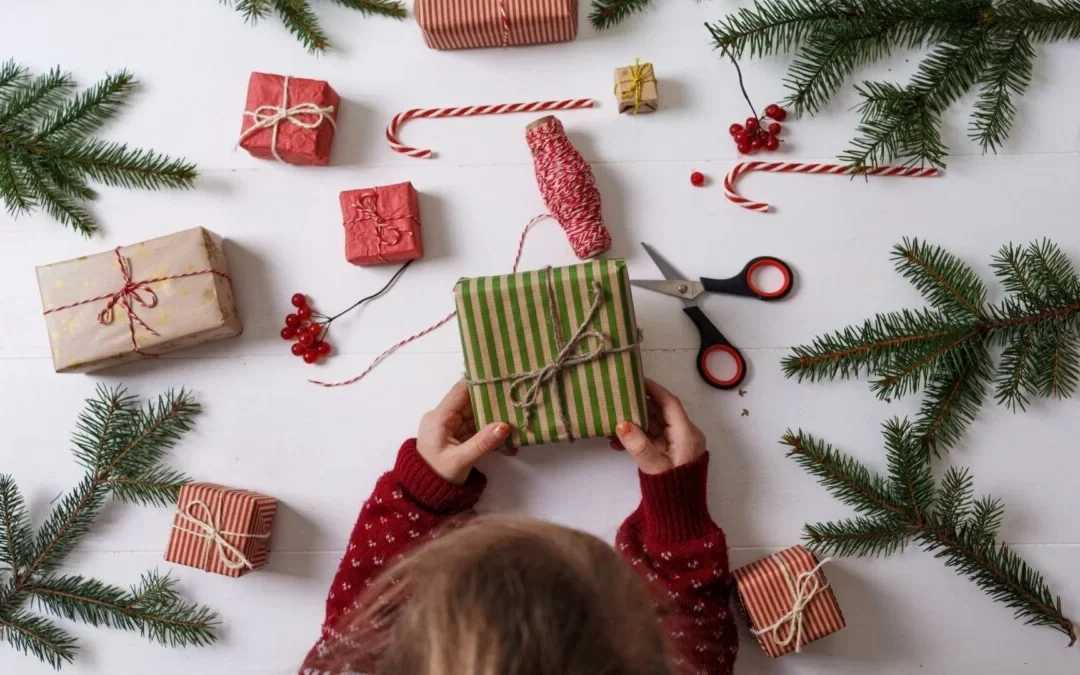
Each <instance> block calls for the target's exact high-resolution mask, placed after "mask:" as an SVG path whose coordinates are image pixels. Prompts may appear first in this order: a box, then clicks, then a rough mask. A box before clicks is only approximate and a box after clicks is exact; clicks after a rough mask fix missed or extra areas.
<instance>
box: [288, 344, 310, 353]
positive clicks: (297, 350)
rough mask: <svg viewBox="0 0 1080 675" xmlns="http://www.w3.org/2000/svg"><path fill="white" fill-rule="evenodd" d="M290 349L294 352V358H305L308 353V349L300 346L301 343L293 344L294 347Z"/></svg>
mask: <svg viewBox="0 0 1080 675" xmlns="http://www.w3.org/2000/svg"><path fill="white" fill-rule="evenodd" d="M289 349H290V350H291V351H292V353H293V356H303V355H304V354H305V353H307V347H305V346H304V345H302V344H300V343H299V342H294V343H292V347H290V348H289Z"/></svg>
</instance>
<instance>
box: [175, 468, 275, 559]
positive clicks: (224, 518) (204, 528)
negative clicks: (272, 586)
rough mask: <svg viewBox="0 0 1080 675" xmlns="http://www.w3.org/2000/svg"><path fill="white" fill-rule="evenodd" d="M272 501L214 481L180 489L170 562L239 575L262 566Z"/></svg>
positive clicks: (189, 484)
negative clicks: (216, 483)
mask: <svg viewBox="0 0 1080 675" xmlns="http://www.w3.org/2000/svg"><path fill="white" fill-rule="evenodd" d="M276 512H277V500H276V499H274V498H273V497H267V496H264V495H260V494H258V493H256V492H251V491H249V490H236V489H233V488H228V487H225V486H223V485H215V484H214V483H188V484H187V485H185V486H183V487H182V488H180V497H179V499H177V502H176V514H175V515H174V516H173V525H172V534H171V535H170V536H169V545H168V547H167V548H166V549H165V559H166V560H168V561H169V562H174V563H179V564H181V565H188V566H189V567H197V568H199V569H202V570H206V571H207V572H214V573H217V574H224V575H225V576H227V577H239V576H243V575H245V574H247V573H248V572H251V571H252V570H257V569H259V568H260V567H262V566H263V565H265V564H266V559H267V556H268V554H269V552H270V528H271V526H272V525H273V522H274V514H275V513H276Z"/></svg>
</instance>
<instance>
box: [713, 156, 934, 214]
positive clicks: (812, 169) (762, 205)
mask: <svg viewBox="0 0 1080 675" xmlns="http://www.w3.org/2000/svg"><path fill="white" fill-rule="evenodd" d="M751 171H769V172H772V173H828V174H839V175H845V176H850V175H852V174H860V175H865V176H901V177H907V178H928V177H931V176H937V175H938V174H939V171H938V170H937V169H917V168H910V167H904V166H877V167H873V168H870V169H856V168H854V167H852V166H845V165H843V164H801V163H799V162H739V163H738V164H736V165H735V167H734V168H733V169H732V170H731V171H730V172H729V173H728V175H727V177H726V178H724V195H725V196H726V197H727V198H728V201H730V202H732V203H734V204H738V205H739V206H741V207H743V208H744V209H748V210H750V211H757V212H758V213H766V212H768V210H769V208H770V207H769V204H768V203H767V202H755V201H753V200H750V199H747V198H746V197H743V196H741V195H740V194H739V193H738V192H736V191H735V181H737V180H739V177H740V176H742V175H743V174H745V173H750V172H751Z"/></svg>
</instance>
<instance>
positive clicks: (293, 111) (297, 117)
mask: <svg viewBox="0 0 1080 675" xmlns="http://www.w3.org/2000/svg"><path fill="white" fill-rule="evenodd" d="M333 112H334V106H332V105H328V106H320V105H316V104H315V103H312V102H311V101H307V102H306V103H298V104H296V105H294V106H292V107H289V76H288V75H286V76H285V77H284V82H283V83H282V86H281V105H261V106H259V107H258V108H255V109H254V110H245V111H244V115H245V116H246V117H250V118H251V119H252V122H253V124H252V125H251V126H250V127H248V128H247V129H246V130H245V131H244V133H242V134H240V138H238V139H237V141H236V144H237V145H240V144H241V143H243V142H244V139H245V138H247V137H248V136H251V135H252V134H254V133H257V132H259V131H261V130H263V129H272V130H273V131H271V135H270V152H271V154H273V155H274V159H276V160H277V161H279V162H280V161H283V160H282V159H281V155H279V154H278V149H277V146H278V127H279V126H280V125H281V124H282V123H283V122H290V123H292V124H295V125H296V126H298V127H300V128H302V129H316V128H318V127H319V126H321V125H322V124H323V123H324V122H329V123H330V126H332V127H334V128H335V129H336V128H337V122H335V121H334V118H333ZM302 116H308V117H314V118H315V119H314V120H311V119H304V117H302Z"/></svg>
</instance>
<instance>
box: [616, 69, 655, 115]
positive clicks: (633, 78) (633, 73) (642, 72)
mask: <svg viewBox="0 0 1080 675" xmlns="http://www.w3.org/2000/svg"><path fill="white" fill-rule="evenodd" d="M627 70H628V71H629V74H630V77H629V78H627V79H625V80H619V81H618V82H617V83H616V84H615V95H616V96H617V97H619V99H620V100H621V99H622V98H623V97H624V95H625V94H626V93H628V92H631V91H632V92H633V93H634V109H633V111H631V113H630V114H632V115H636V114H638V110H640V109H641V94H642V90H643V89H644V88H645V85H646V84H649V83H650V82H652V83H655V82H656V73H655V72H654V71H653V69H652V65H651V64H649V63H644V64H643V63H641V59H634V65H632V66H627ZM624 84H625V85H628V86H627V89H626V90H623V85H624Z"/></svg>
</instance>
